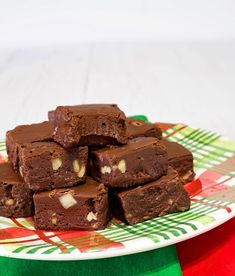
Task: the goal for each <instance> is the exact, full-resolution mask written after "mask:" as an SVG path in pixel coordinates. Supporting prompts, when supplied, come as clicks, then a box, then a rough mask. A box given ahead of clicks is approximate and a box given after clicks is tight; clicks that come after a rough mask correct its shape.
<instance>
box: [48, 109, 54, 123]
mask: <svg viewBox="0 0 235 276" xmlns="http://www.w3.org/2000/svg"><path fill="white" fill-rule="evenodd" d="M54 118H55V110H50V111H48V120H49V121H54Z"/></svg>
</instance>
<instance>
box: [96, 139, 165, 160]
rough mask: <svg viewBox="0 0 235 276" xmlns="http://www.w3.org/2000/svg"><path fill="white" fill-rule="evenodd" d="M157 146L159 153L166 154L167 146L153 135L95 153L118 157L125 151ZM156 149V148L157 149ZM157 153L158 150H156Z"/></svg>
mask: <svg viewBox="0 0 235 276" xmlns="http://www.w3.org/2000/svg"><path fill="white" fill-rule="evenodd" d="M153 147H154V148H156V149H157V153H158V154H164V153H165V151H166V147H165V146H164V144H163V143H162V142H161V141H159V140H158V139H157V138H153V137H138V138H134V139H132V140H130V141H129V143H128V144H126V145H123V146H120V147H106V148H103V149H100V150H96V151H95V153H97V154H99V153H105V154H109V155H111V156H115V157H118V156H119V155H121V156H122V155H123V154H125V153H130V152H136V151H138V150H143V148H150V149H151V148H153ZM156 149H155V150H156ZM155 153H156V152H155Z"/></svg>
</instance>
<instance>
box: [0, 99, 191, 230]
mask: <svg viewBox="0 0 235 276" xmlns="http://www.w3.org/2000/svg"><path fill="white" fill-rule="evenodd" d="M48 118H49V120H48V121H46V122H43V123H38V124H32V125H21V126H17V127H16V128H15V129H13V130H10V131H8V132H7V134H6V146H7V153H8V162H6V163H2V164H0V216H5V217H15V218H17V217H28V216H34V223H35V228H36V229H42V230H83V229H84V230H99V229H104V228H105V227H106V226H107V224H108V222H109V221H110V219H111V218H112V216H115V217H116V218H118V219H120V220H122V221H123V222H125V223H126V224H130V225H132V224H135V223H138V222H142V221H145V220H148V219H152V218H154V217H157V216H163V215H167V214H170V213H173V212H180V211H186V210H188V209H189V208H190V198H189V196H188V194H187V192H186V191H185V189H184V187H183V185H184V184H185V183H187V182H189V181H191V180H192V179H193V177H194V171H193V156H192V154H191V153H190V152H189V151H188V150H187V149H185V148H184V147H183V146H181V145H180V144H178V143H175V142H169V141H167V140H166V139H164V138H162V131H161V129H160V128H159V127H158V126H157V125H156V124H151V123H147V122H144V121H141V120H135V119H132V118H126V116H125V114H124V112H123V111H121V110H120V109H119V108H118V106H117V105H115V104H90V105H77V106H59V107H57V108H56V109H55V110H53V111H49V112H48Z"/></svg>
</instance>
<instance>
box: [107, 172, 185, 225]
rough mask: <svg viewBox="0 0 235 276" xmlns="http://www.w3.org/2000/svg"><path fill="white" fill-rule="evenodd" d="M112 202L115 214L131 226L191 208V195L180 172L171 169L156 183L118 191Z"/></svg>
mask: <svg viewBox="0 0 235 276" xmlns="http://www.w3.org/2000/svg"><path fill="white" fill-rule="evenodd" d="M111 202H112V204H113V207H112V209H113V212H114V214H115V215H116V216H117V217H118V218H120V219H121V220H124V221H125V222H126V223H128V224H135V223H138V222H142V221H145V220H148V219H152V218H155V217H157V216H164V215H167V214H171V213H175V212H181V211H186V210H188V209H189V208H190V198H189V195H188V193H187V192H186V191H185V190H184V188H183V186H182V182H181V179H180V178H179V176H178V173H177V172H176V171H175V170H173V169H172V168H171V167H169V169H168V173H167V175H166V176H162V177H161V178H160V179H158V180H156V181H153V182H150V183H148V184H145V185H142V186H138V187H136V188H132V189H128V190H125V191H122V192H117V193H116V194H114V195H113V200H112V201H111Z"/></svg>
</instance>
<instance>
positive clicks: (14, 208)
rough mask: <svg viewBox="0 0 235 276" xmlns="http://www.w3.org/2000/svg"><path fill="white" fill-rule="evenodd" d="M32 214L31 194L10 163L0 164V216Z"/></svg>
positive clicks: (17, 216) (16, 216)
mask: <svg viewBox="0 0 235 276" xmlns="http://www.w3.org/2000/svg"><path fill="white" fill-rule="evenodd" d="M32 215H33V194H32V192H31V191H30V190H29V188H28V186H27V185H26V184H25V183H24V181H23V179H22V178H21V177H20V175H19V174H18V173H17V172H15V171H14V170H13V167H12V164H11V163H9V162H8V163H2V164H0V216H4V217H14V218H19V217H29V216H32Z"/></svg>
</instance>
